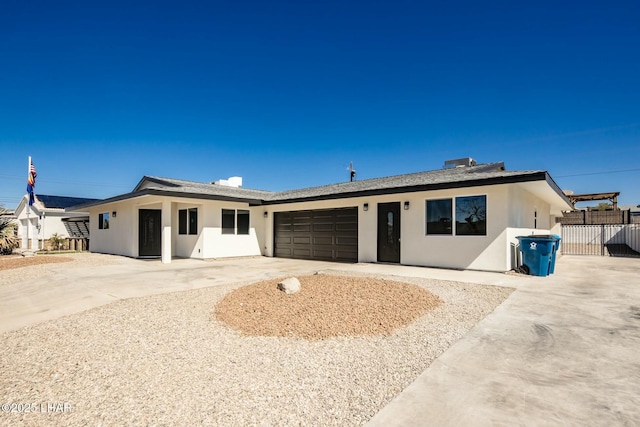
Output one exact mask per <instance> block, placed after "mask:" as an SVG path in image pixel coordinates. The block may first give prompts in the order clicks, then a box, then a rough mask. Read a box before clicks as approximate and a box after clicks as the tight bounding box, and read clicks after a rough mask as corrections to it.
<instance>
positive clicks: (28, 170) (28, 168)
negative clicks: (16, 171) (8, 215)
mask: <svg viewBox="0 0 640 427" xmlns="http://www.w3.org/2000/svg"><path fill="white" fill-rule="evenodd" d="M30 173H31V156H29V164H28V165H27V180H28V179H29V174H30ZM30 207H31V206H29V200H27V247H26V249H27V250H29V228H30V227H31V220H30V219H29V208H30Z"/></svg>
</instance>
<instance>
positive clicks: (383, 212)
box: [378, 202, 400, 263]
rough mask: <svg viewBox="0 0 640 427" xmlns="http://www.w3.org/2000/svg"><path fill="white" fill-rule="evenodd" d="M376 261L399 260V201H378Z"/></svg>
mask: <svg viewBox="0 0 640 427" xmlns="http://www.w3.org/2000/svg"><path fill="white" fill-rule="evenodd" d="M378 261H379V262H397V263H399V262H400V202H393V203H378Z"/></svg>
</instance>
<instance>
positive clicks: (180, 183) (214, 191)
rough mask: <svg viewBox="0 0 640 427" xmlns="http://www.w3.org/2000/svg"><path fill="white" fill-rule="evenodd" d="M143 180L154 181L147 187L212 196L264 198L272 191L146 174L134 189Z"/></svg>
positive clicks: (139, 185)
mask: <svg viewBox="0 0 640 427" xmlns="http://www.w3.org/2000/svg"><path fill="white" fill-rule="evenodd" d="M143 182H149V183H152V185H147V186H145V188H148V189H158V190H170V191H172V192H176V193H187V194H202V195H211V196H225V197H237V198H242V199H254V200H263V199H265V198H268V197H270V196H271V195H272V194H273V193H272V192H271V191H262V190H251V189H248V188H239V187H227V186H224V185H217V184H210V183H206V182H195V181H185V180H182V179H173V178H161V177H157V176H145V177H144V178H142V180H141V181H140V183H139V184H138V185H137V186H136V188H135V189H134V190H133V191H134V192H135V191H138V190H140V189H141V188H140V187H141V184H142V183H143Z"/></svg>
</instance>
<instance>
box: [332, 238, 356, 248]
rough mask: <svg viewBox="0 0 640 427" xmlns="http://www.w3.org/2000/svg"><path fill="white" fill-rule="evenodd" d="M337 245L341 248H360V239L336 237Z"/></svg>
mask: <svg viewBox="0 0 640 427" xmlns="http://www.w3.org/2000/svg"><path fill="white" fill-rule="evenodd" d="M335 244H336V245H339V246H355V247H356V248H357V247H358V238H357V237H347V236H337V237H336V242H335Z"/></svg>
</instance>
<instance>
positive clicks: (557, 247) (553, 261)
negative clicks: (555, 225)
mask: <svg viewBox="0 0 640 427" xmlns="http://www.w3.org/2000/svg"><path fill="white" fill-rule="evenodd" d="M551 237H553V238H554V239H555V240H556V241H555V245H554V248H553V253H552V254H551V266H550V267H549V274H553V273H554V271H555V270H556V254H557V253H558V251H559V250H560V241H561V240H562V238H561V237H560V236H558V235H557V234H552V235H551Z"/></svg>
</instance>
